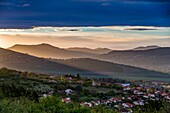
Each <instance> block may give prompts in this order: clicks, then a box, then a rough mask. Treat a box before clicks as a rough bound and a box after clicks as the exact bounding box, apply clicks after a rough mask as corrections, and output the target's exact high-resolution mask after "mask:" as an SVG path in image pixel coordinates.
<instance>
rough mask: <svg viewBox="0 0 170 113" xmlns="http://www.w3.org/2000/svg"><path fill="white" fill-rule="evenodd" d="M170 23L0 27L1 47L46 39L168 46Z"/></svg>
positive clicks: (65, 44)
mask: <svg viewBox="0 0 170 113" xmlns="http://www.w3.org/2000/svg"><path fill="white" fill-rule="evenodd" d="M169 31H170V27H148V26H147V27H146V26H133V27H132V26H103V27H35V28H30V29H0V47H3V48H8V47H10V46H13V45H15V44H24V45H25V44H26V45H36V44H41V43H48V44H51V45H53V46H56V47H60V48H69V47H88V48H98V47H102V48H110V49H114V50H125V49H132V48H135V47H139V46H148V45H158V46H162V47H169V44H170V32H169Z"/></svg>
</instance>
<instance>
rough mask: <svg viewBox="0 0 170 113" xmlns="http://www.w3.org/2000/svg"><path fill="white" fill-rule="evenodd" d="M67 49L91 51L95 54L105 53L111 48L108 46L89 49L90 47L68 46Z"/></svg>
mask: <svg viewBox="0 0 170 113" xmlns="http://www.w3.org/2000/svg"><path fill="white" fill-rule="evenodd" d="M67 50H71V51H79V52H85V53H91V54H96V55H97V54H98V55H99V54H106V53H109V52H111V51H112V50H111V49H108V48H96V49H90V48H79V47H73V48H68V49H67Z"/></svg>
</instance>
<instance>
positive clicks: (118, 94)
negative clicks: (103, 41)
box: [44, 75, 170, 113]
mask: <svg viewBox="0 0 170 113" xmlns="http://www.w3.org/2000/svg"><path fill="white" fill-rule="evenodd" d="M51 78H53V77H51ZM110 79H111V78H110ZM60 80H61V81H64V82H65V83H66V84H67V85H68V84H69V88H66V89H63V90H57V92H58V93H60V94H61V95H63V93H65V95H63V97H62V102H63V103H70V102H79V104H80V105H81V106H85V107H95V106H99V105H103V106H106V107H107V108H109V109H113V110H115V111H117V112H121V113H132V112H133V109H134V108H135V107H142V106H145V105H147V104H148V103H149V102H152V101H154V102H159V101H166V102H169V103H170V84H169V83H164V82H151V81H142V80H141V81H137V80H136V81H126V80H119V79H118V80H114V79H113V80H114V82H113V81H112V80H109V79H107V80H105V79H99V80H94V79H87V78H81V77H80V76H79V75H78V76H77V77H75V76H71V75H69V76H62V77H61V78H60ZM105 81H107V82H105ZM51 82H55V81H54V80H53V81H51ZM77 85H78V86H77ZM74 86H75V87H74ZM95 88H97V89H96V90H98V91H99V92H96V91H95V90H94V89H95ZM92 89H93V90H92ZM106 89H109V90H108V91H105V90H106ZM53 93H55V92H50V93H48V94H46V95H44V97H47V96H49V95H51V94H53ZM82 93H84V94H82ZM84 96H85V97H87V98H85V99H83V100H81V99H80V98H81V97H83V98H84ZM88 97H89V98H88Z"/></svg>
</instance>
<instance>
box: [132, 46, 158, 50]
mask: <svg viewBox="0 0 170 113" xmlns="http://www.w3.org/2000/svg"><path fill="white" fill-rule="evenodd" d="M157 48H160V46H157V45H152V46H146V47H143V46H141V47H137V48H134V49H132V50H149V49H157Z"/></svg>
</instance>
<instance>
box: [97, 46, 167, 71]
mask: <svg viewBox="0 0 170 113" xmlns="http://www.w3.org/2000/svg"><path fill="white" fill-rule="evenodd" d="M98 59H102V60H105V61H111V62H114V63H119V64H125V65H131V66H135V67H140V68H145V69H150V70H156V71H162V72H167V73H170V60H169V59H170V47H164V48H156V49H149V50H135V51H134V50H126V51H112V52H110V53H108V54H103V55H100V56H99V57H98Z"/></svg>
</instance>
